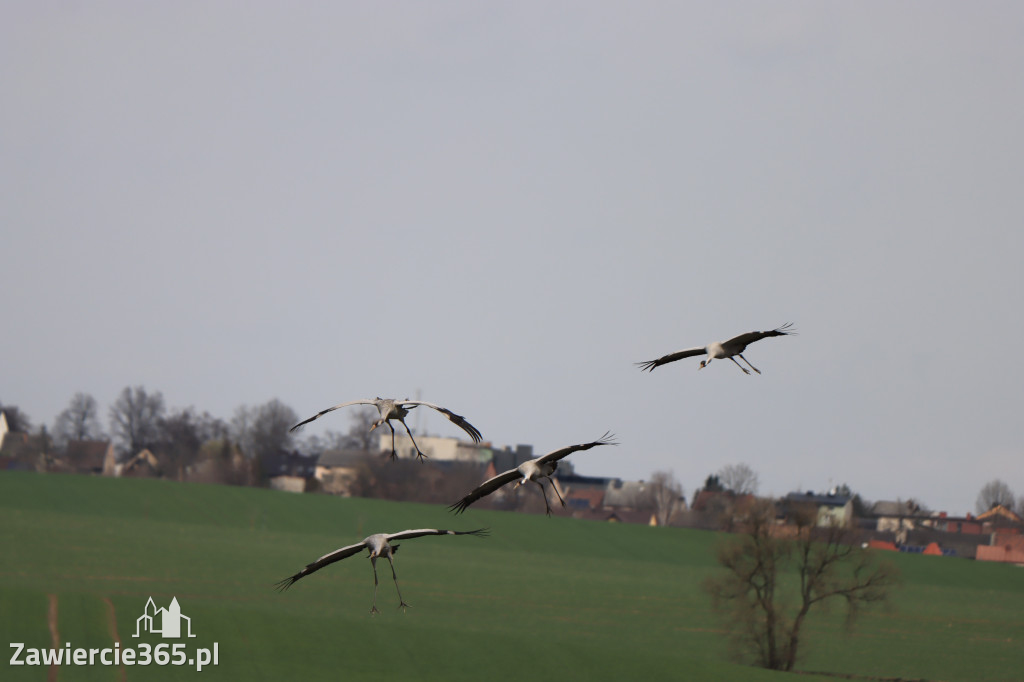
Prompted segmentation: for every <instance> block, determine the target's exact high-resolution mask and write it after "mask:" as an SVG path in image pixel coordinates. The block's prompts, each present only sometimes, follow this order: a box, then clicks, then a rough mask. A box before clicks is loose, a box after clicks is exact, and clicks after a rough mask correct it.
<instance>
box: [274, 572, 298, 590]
mask: <svg viewBox="0 0 1024 682" xmlns="http://www.w3.org/2000/svg"><path fill="white" fill-rule="evenodd" d="M299 577H300V576H297V575H293V576H291V577H289V578H285V579H284V580H279V581H278V582H276V583H274V589H275V590H277V591H278V592H284V591H285V590H287V589H288V588H289V587H291V586H292V585H294V584H295V582H296V581H297V580H298V579H299Z"/></svg>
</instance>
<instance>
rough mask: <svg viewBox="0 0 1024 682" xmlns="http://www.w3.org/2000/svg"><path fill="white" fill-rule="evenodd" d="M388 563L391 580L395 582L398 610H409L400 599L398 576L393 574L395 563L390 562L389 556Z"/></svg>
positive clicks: (389, 557)
mask: <svg viewBox="0 0 1024 682" xmlns="http://www.w3.org/2000/svg"><path fill="white" fill-rule="evenodd" d="M388 563H389V564H391V579H392V580H394V581H395V591H396V592H398V601H399V604H398V608H400V609H402V610H405V609H407V608H409V605H408V604H406V603H405V600H404V599H402V591H401V590H400V589H398V576H397V575H396V574H395V562H394V561H392V560H391V556H390V555H388Z"/></svg>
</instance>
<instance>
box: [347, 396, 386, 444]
mask: <svg viewBox="0 0 1024 682" xmlns="http://www.w3.org/2000/svg"><path fill="white" fill-rule="evenodd" d="M379 418H380V413H378V412H377V410H376V408H373V407H369V406H365V407H361V408H359V409H357V410H353V411H352V412H350V413H349V421H350V422H352V426H351V427H349V430H348V435H349V438H351V439H352V441H353V442H354V445H355V448H356V449H358V450H365V451H367V452H376V451H377V450H379V449H380V448H379V447H378V444H379V440H378V436H377V434H376V433H373V432H372V431H370V428H371V427H372V426H373V423H374V422H375V421H377V419H379Z"/></svg>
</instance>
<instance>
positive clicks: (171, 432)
mask: <svg viewBox="0 0 1024 682" xmlns="http://www.w3.org/2000/svg"><path fill="white" fill-rule="evenodd" d="M158 428H159V437H158V443H157V447H158V449H159V451H160V455H161V459H162V460H163V464H164V470H165V472H167V473H169V474H170V475H172V476H174V477H177V478H181V476H182V475H183V473H184V471H185V469H186V468H187V467H189V466H190V465H192V464H194V463H195V462H196V461H197V460H198V459H199V458H200V455H199V450H200V447H201V446H202V444H203V443H205V442H207V441H211V440H222V439H225V438H226V437H227V432H228V428H227V425H226V424H225V423H224V422H223V420H221V419H218V418H216V417H214V416H212V415H211V414H210V413H209V412H203V413H202V414H196V411H195V409H194V408H191V407H187V408H185V409H183V410H181V409H180V410H175V411H173V412H172V413H171V414H170V415H168V416H167V417H162V418H160V420H159V421H158Z"/></svg>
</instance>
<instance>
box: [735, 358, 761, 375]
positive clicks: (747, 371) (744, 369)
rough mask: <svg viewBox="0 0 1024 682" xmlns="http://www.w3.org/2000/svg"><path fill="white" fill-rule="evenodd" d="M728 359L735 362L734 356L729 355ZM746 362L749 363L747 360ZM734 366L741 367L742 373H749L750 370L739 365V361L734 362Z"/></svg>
mask: <svg viewBox="0 0 1024 682" xmlns="http://www.w3.org/2000/svg"><path fill="white" fill-rule="evenodd" d="M729 359H730V360H732V361H733V362H736V358H734V357H733V356H731V355H730V356H729ZM747 364H748V365H749V364H750V363H749V362H748V363H747ZM736 366H737V367H739V368H740V369H742V370H743V373H744V374H750V370H749V369H747V368H746V367H744V366H743V365H741V364H740V363H738V362H736ZM758 374H760V372H758Z"/></svg>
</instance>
